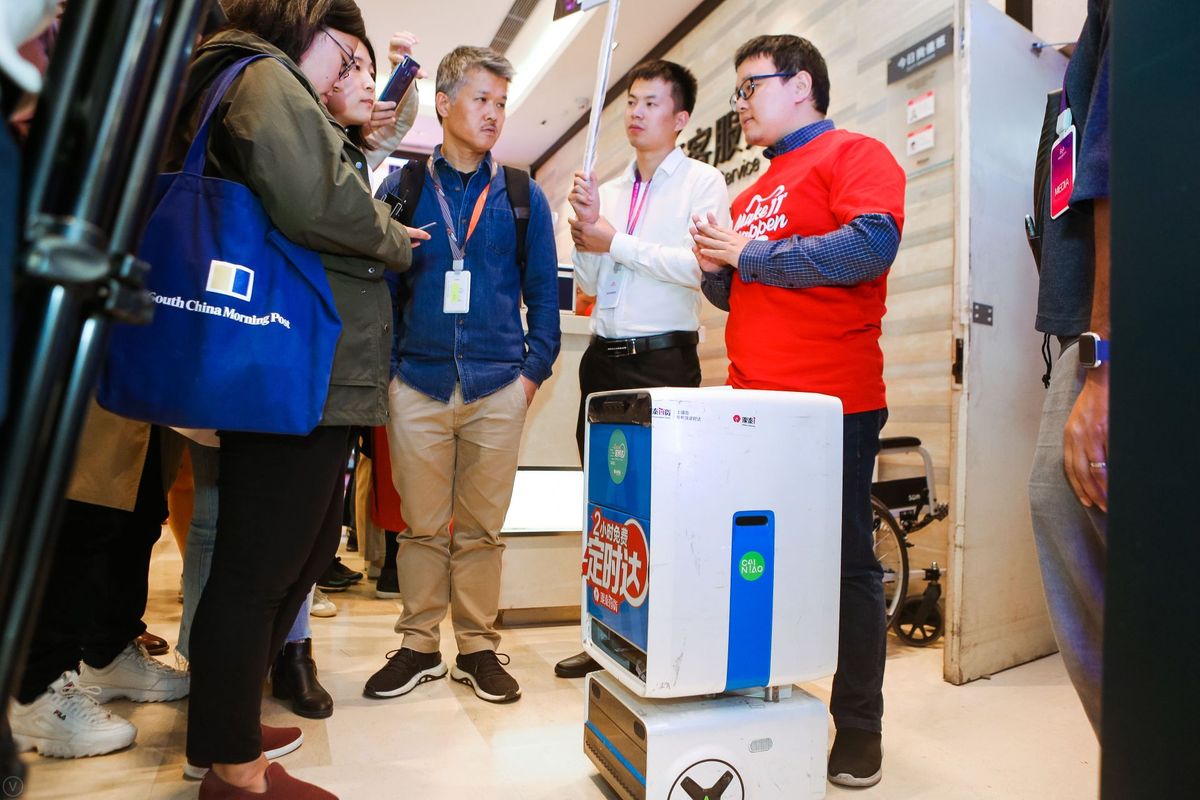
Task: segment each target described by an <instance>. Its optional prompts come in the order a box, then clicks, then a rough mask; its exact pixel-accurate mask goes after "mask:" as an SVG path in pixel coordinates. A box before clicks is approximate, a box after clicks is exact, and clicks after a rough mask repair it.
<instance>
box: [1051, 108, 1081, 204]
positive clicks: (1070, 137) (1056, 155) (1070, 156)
mask: <svg viewBox="0 0 1200 800" xmlns="http://www.w3.org/2000/svg"><path fill="white" fill-rule="evenodd" d="M1058 132H1059V135H1058V138H1057V139H1055V140H1054V146H1053V147H1051V148H1050V219H1058V218H1059V217H1061V216H1062V215H1063V213H1064V212H1065V211H1066V210H1067V209H1068V208H1070V207H1071V190H1072V189H1074V188H1075V147H1076V135H1075V126H1074V125H1073V124H1071V110H1070V109H1067V110H1065V111H1063V112H1062V114H1060V115H1059V120H1058Z"/></svg>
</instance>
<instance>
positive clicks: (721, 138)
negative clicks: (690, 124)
mask: <svg viewBox="0 0 1200 800" xmlns="http://www.w3.org/2000/svg"><path fill="white" fill-rule="evenodd" d="M741 145H742V123H741V121H740V120H738V115H737V112H736V111H730V112H729V113H728V114H726V115H725V116H723V117H721V118H720V119H718V120H717V122H716V124H715V125H713V126H712V127H708V128H697V129H696V132H695V134H693V135H692V137H691V138H690V139H688V140H687V146H686V149H687V154H688V158H694V159H696V160H697V161H703V162H704V163H705V164H712V165H713V166H714V167H716V168H717V169H719V170H721V171H722V172H723V173H725V183H726V185H729V184H732V183H734V182H735V181H738V180H740V179H742V178H745V177H746V176H748V175H753V174H755V173H756V172H758V170H759V168H760V167H761V165H762V163H761V162H762V160H761V159H759V158H754V159H749V158H746V159H743V161H742V164H741V165H740V166H738V167H735V168H734V169H724V168H723V166H722V165H724V164H727V163H728V162H730V161H732V160H733V159H734V157H735V156H737V154H738V153H740V152H742V149H743V148H742V146H741Z"/></svg>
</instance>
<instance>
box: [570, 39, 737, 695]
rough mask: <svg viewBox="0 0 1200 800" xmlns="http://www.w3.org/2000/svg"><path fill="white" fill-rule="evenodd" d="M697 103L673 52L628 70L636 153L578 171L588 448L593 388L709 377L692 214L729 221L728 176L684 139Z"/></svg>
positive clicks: (575, 196) (586, 668) (574, 201)
mask: <svg viewBox="0 0 1200 800" xmlns="http://www.w3.org/2000/svg"><path fill="white" fill-rule="evenodd" d="M695 104H696V78H695V76H693V75H692V73H691V72H690V71H688V70H687V69H686V68H685V67H682V66H680V65H679V64H675V63H672V62H670V61H647V62H645V63H643V64H639V65H638V66H637V67H634V69H633V71H632V72H631V73H630V76H629V94H628V96H627V97H626V105H625V133H626V135H627V136H628V138H629V143H630V144H631V145H633V149H634V155H635V157H634V159H633V162H632V163H631V164H630V165H629V167H628V168H626V169H624V170H622V172H621V173H620V174H619V175H618V176H617V177H616V178H614V179H613V180H611V181H608V182H607V183H605V184H604V185H603V186H601V187H600V188H599V191H597V189H596V179H595V175H584V174H583V173H582V172H577V173H575V186H574V188H573V190H572V192H571V195H570V197H569V198H568V199H569V201H570V203H571V207H572V209H574V211H575V215H576V217H577V218H576V219H574V220H572V221H571V237H572V239H574V241H575V252H574V261H575V280H576V284H577V286H579V288H580V289H582V291H584V292H585V293H587V294H589V295H595V297H596V305H595V308H594V309H593V311H592V341H591V344H590V345H589V346H588V349H587V350H586V351H585V352H584V354H583V358H582V360H581V361H580V363H579V390H580V395H581V398H580V403H579V418H578V422H577V425H576V429H575V437H576V440H577V442H578V444H579V454H580V460H581V461H582V459H583V455H584V453H583V432H584V414H585V413H586V409H585V403H586V399H587V396H588V394H590V393H592V392H603V391H608V390H613V389H637V388H644V387H650V386H699V385H700V359H699V356H698V355H697V354H696V344H697V342H698V341H699V329H700V303H701V294H700V265H699V264H698V263H697V261H696V257H695V255H694V254H693V253H692V244H693V243H692V237H691V234H690V233H689V231H688V228H689V226H690V225H691V218H692V215H693V214H696V215H699V216H700V217H701V219H703V218H704V215H705V214H708V213H710V212H711V213H713V214H715V215H716V217H717V219H719V220H723V221H724V223H723V224H728V223H729V193H728V191H727V189H726V185H725V176H724V175H722V174H721V173H720V172H718V171H717V170H716V169H715V168H714V167H711V166H709V165H708V164H705V163H703V162H700V161H695V160H693V159H690V158H688V157H687V156H686V155H684V153H683V151H682V150H681V149H679V147H678V146H676V140H677V139H678V137H679V134H680V133H682V132H683V130H684V128H686V127H687V124H688V121H689V120H690V119H691V114H692V109H693V108H694V107H695ZM599 668H600V666H599V665H598V664H597V663H596V662H595V661H593V660H592V659H591V658H590V657H589V656H588V655H587V654H586V653H580V654H579V655H577V656H572V657H571V658H567V659H564V660H563V661H560V662H559V663H558V664H556V665H555V667H554V672H555V674H557V675H558V676H559V677H563V678H579V677H583V676H584V675H586V674H587V673H588V672H592V671H595V670H597V669H599Z"/></svg>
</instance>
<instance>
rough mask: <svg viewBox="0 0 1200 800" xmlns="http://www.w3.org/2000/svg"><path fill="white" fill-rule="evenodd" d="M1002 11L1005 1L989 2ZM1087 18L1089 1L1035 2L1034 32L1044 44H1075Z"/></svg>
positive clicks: (1043, 0)
mask: <svg viewBox="0 0 1200 800" xmlns="http://www.w3.org/2000/svg"><path fill="white" fill-rule="evenodd" d="M988 2H989V3H991V4H992V5H993V6H995V7H996V8H998V9H1000V10H1001V11H1004V10H1005V8H1004V7H1005V5H1007V4H1006V2H1005V0H988ZM1086 16H1087V0H1033V32H1034V33H1035V34H1036V35H1037V37H1038V38H1039V39H1041V40H1042V41H1043V42H1073V41H1075V40H1076V39H1078V38H1079V31H1080V30H1082V29H1083V20H1084V17H1086Z"/></svg>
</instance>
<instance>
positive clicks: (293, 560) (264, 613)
mask: <svg viewBox="0 0 1200 800" xmlns="http://www.w3.org/2000/svg"><path fill="white" fill-rule="evenodd" d="M350 430H351V429H350V428H348V427H334V426H330V427H319V428H317V429H316V430H315V431H313V432H312V433H311V434H309V435H308V436H280V435H272V434H257V433H223V434H222V435H221V462H220V472H219V477H218V479H217V485H218V490H219V496H220V510H219V512H218V515H217V539H216V544H215V547H214V550H213V560H212V572H211V573H210V574H209V577H208V583H207V584H206V585H205V586H204V592H203V594H201V596H200V603H199V605H198V606H197V608H196V617H195V619H194V621H193V622H192V634H191V642H190V649H191V669H192V694H191V700H190V702H189V704H188V733H187V755H188V759H189V760H190V761H191V762H192V763H196V764H204V763H213V762H216V763H221V764H242V763H245V762H248V761H253V760H255V759H256V758H258V756H259V755H260V754H261V753H262V736H261V731H260V728H259V723H260V715H261V706H262V684H263V680H264V679H265V678H266V675H267V671H268V669H269V668H270V665H271V660H272V658H273V656H274V654H275V653H277V652H279V650H280V648H282V647H283V643H284V640H285V639H286V637H287V633H288V630H289V629H290V628H291V627H292V622H293V621H294V620H295V618H296V612H297V611H298V610H299V609H300V604H301V603H302V602H303V601H304V597H305V596H306V595H307V594H308V591H309V589H310V588H311V587H312V585H313V583H315V582H316V580H317V578H318V577H320V575H321V573H322V572H324V571H325V568H326V567H328V566H329V562H330V561H332V560H333V557H334V555H335V554H336V553H337V547H338V539H339V537H340V534H341V520H342V497H343V492H344V491H345V473H346V459H347V458H348V456H349V453H350Z"/></svg>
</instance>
